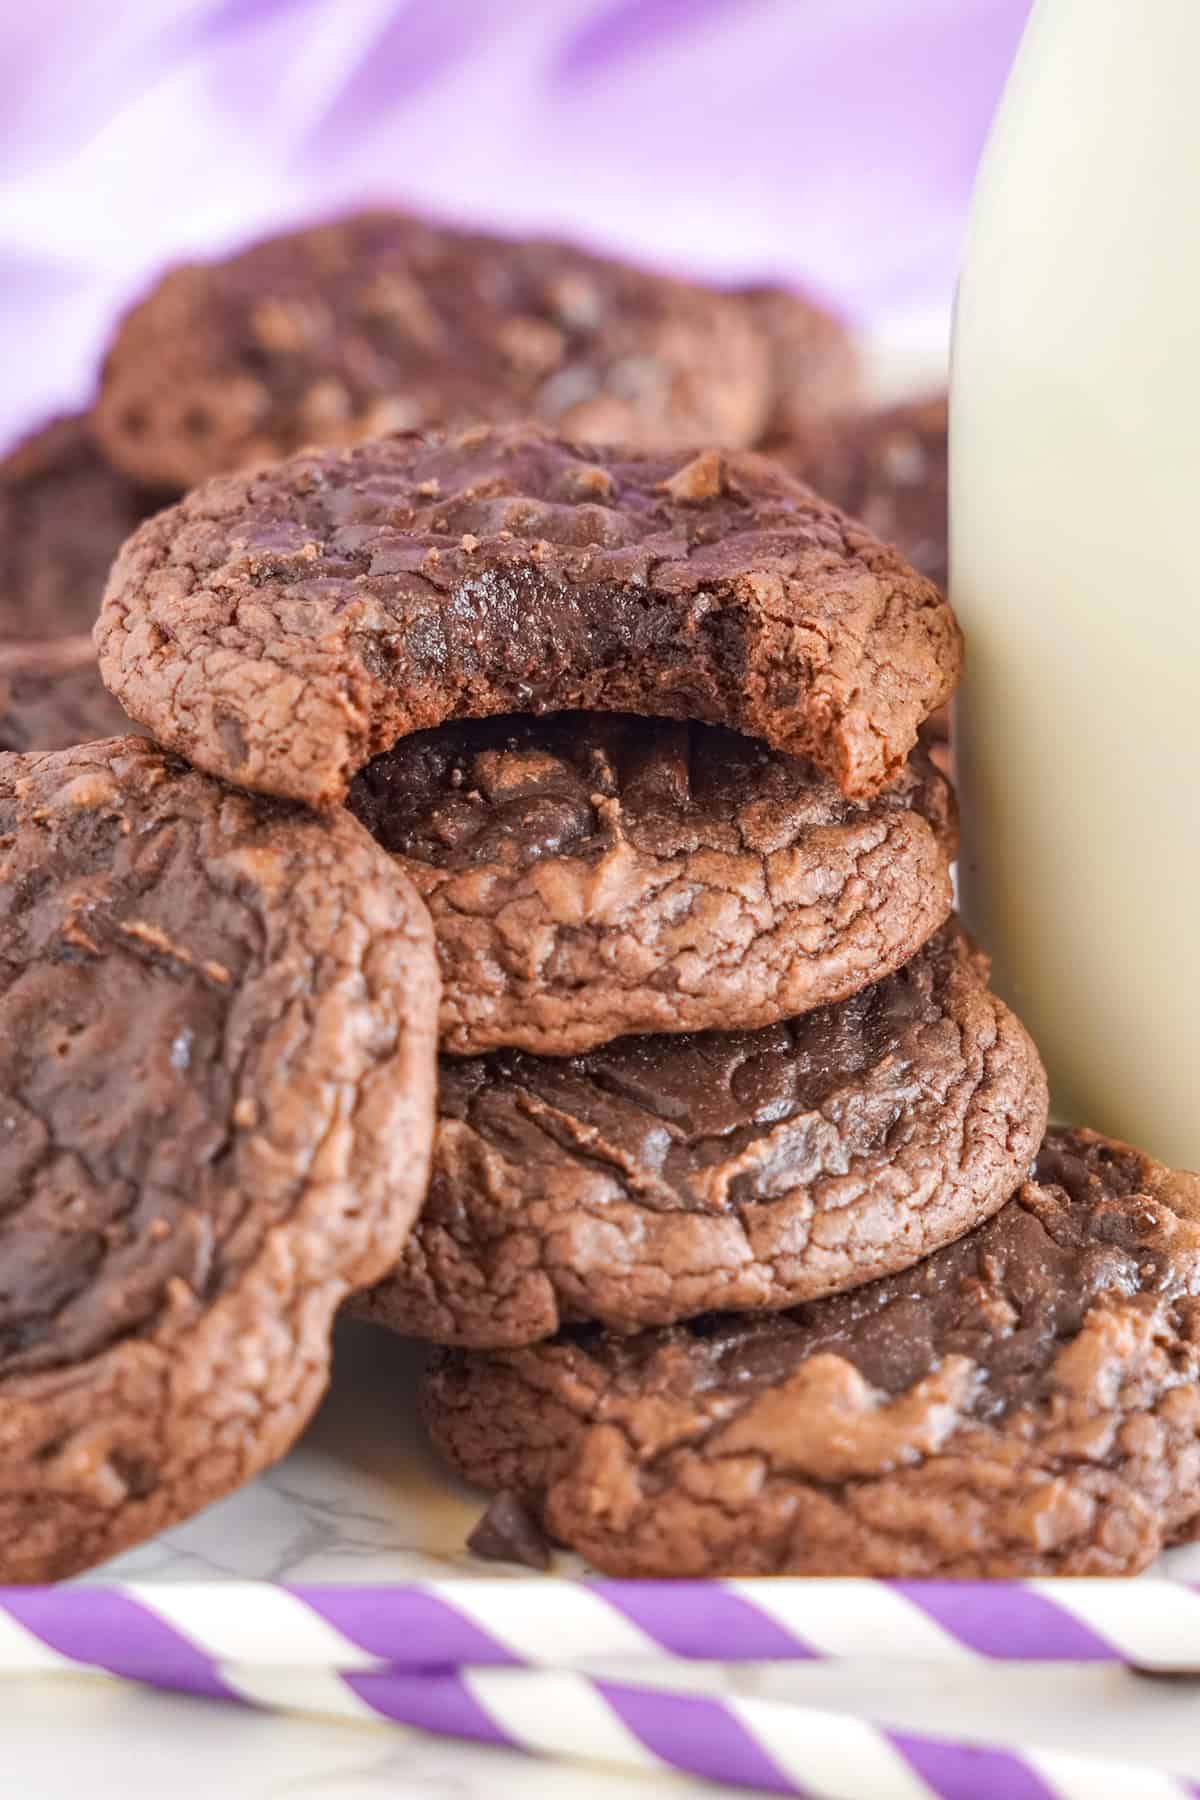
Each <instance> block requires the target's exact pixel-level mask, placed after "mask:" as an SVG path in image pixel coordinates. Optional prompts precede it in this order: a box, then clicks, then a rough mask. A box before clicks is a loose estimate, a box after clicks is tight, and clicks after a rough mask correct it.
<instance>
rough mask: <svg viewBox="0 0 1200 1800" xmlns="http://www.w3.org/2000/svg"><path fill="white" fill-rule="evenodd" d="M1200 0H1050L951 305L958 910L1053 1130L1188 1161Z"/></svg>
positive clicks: (1194, 964)
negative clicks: (986, 956)
mask: <svg viewBox="0 0 1200 1800" xmlns="http://www.w3.org/2000/svg"><path fill="white" fill-rule="evenodd" d="M1198 77H1200V0H1038V4H1037V5H1036V6H1035V8H1034V11H1033V14H1032V17H1031V19H1030V22H1029V25H1028V27H1027V31H1026V36H1025V40H1024V42H1023V44H1022V47H1021V51H1020V54H1019V56H1018V59H1017V63H1016V66H1015V68H1014V70H1013V74H1012V77H1011V80H1010V83H1009V87H1008V90H1007V93H1006V95H1005V99H1004V101H1003V103H1002V106H1001V109H1000V112H999V114H998V116H997V120H996V123H995V126H994V128H993V131H992V136H991V140H990V143H989V146H988V150H987V153H986V156H985V158H984V163H983V167H982V169H981V172H980V177H979V182H978V186H977V188H976V193H975V200H974V206H973V213H972V219H971V225H970V229H969V232H968V242H967V250H966V258H965V264H964V270H963V275H962V280H961V284H960V288H959V295H958V307H957V316H956V323H955V340H954V359H953V379H952V396H951V486H950V505H951V580H950V586H951V594H952V598H953V600H954V604H955V607H956V609H957V611H958V615H959V617H960V619H961V621H962V624H963V627H964V629H965V631H966V634H967V646H968V651H967V662H968V674H967V680H966V683H965V685H964V688H963V692H962V696H961V699H960V702H959V706H958V720H957V724H958V758H959V773H960V784H961V787H962V797H963V814H964V820H963V822H964V845H963V857H962V862H961V865H960V879H961V883H962V900H963V909H964V912H965V915H966V918H967V922H968V924H969V925H970V927H971V928H972V930H973V931H974V932H975V933H976V935H977V936H978V937H979V938H980V939H981V941H982V942H983V943H984V944H985V945H986V946H987V947H988V948H990V949H991V950H992V952H993V954H994V958H995V979H996V985H997V986H998V987H999V989H1000V991H1001V992H1002V993H1004V994H1005V995H1006V996H1007V997H1008V998H1009V999H1010V1000H1011V1001H1012V1003H1013V1005H1014V1007H1015V1008H1016V1010H1017V1011H1018V1013H1019V1014H1020V1015H1021V1017H1022V1018H1023V1019H1024V1021H1025V1023H1026V1024H1027V1025H1028V1026H1029V1027H1030V1029H1031V1030H1032V1032H1033V1034H1034V1036H1035V1038H1036V1039H1037V1041H1038V1043H1039V1045H1040V1047H1041V1050H1042V1054H1043V1056H1044V1057H1045V1059H1046V1063H1047V1066H1048V1068H1049V1070H1050V1075H1051V1082H1052V1085H1053V1089H1054V1098H1055V1112H1056V1115H1057V1116H1058V1117H1060V1118H1065V1119H1069V1120H1072V1121H1073V1122H1076V1123H1079V1124H1087V1125H1093V1126H1095V1127H1096V1128H1097V1129H1099V1130H1103V1131H1108V1132H1112V1133H1114V1134H1115V1135H1117V1136H1120V1137H1125V1138H1128V1139H1130V1140H1132V1141H1133V1142H1135V1143H1137V1144H1139V1145H1141V1146H1143V1147H1144V1148H1146V1149H1148V1150H1150V1151H1151V1152H1152V1153H1154V1154H1156V1155H1158V1156H1160V1157H1162V1158H1164V1159H1166V1160H1168V1161H1172V1162H1174V1163H1176V1164H1177V1165H1182V1166H1185V1167H1200V103H1198V101H1197V97H1196V96H1197V79H1198Z"/></svg>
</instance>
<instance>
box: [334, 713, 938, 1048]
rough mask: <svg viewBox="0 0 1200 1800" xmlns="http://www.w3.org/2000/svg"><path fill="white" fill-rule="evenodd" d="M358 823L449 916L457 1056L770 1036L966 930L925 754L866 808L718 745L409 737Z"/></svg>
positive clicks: (444, 951)
mask: <svg viewBox="0 0 1200 1800" xmlns="http://www.w3.org/2000/svg"><path fill="white" fill-rule="evenodd" d="M349 805H350V808H351V810H352V811H353V812H354V814H355V816H356V817H357V818H359V819H360V820H361V821H362V823H363V824H364V825H365V826H366V827H367V829H368V830H369V831H370V832H371V834H372V836H373V837H374V838H375V839H376V841H377V842H379V843H380V844H382V845H383V846H384V848H385V849H387V850H389V851H391V852H392V853H393V854H394V855H396V856H398V857H399V858H400V860H401V863H402V866H403V868H404V870H405V873H406V874H407V875H408V876H409V877H410V879H411V880H412V882H413V884H414V886H415V887H416V888H417V891H418V892H419V893H420V895H421V897H422V899H423V900H424V901H425V904H426V905H427V906H428V907H429V909H430V911H431V913H432V915H433V921H434V931H435V934H436V937H437V943H438V956H439V960H440V963H441V969H442V1022H441V1033H442V1048H443V1049H444V1050H450V1051H453V1052H455V1053H456V1054H458V1055H474V1054H478V1053H479V1052H481V1051H486V1050H491V1049H496V1048H500V1047H515V1048H518V1049H523V1050H533V1051H537V1052H539V1053H540V1054H542V1055H551V1056H559V1055H564V1054H566V1053H568V1052H571V1051H577V1050H587V1049H590V1048H592V1047H593V1046H594V1045H596V1044H604V1043H607V1042H609V1040H610V1039H612V1038H615V1037H620V1036H623V1035H624V1034H626V1033H629V1032H649V1031H672V1032H674V1031H703V1030H709V1029H715V1028H717V1027H720V1028H722V1029H734V1030H737V1029H743V1028H746V1027H751V1026H756V1025H764V1024H770V1023H773V1022H774V1021H775V1020H777V1019H782V1018H790V1017H792V1016H793V1015H794V1014H796V1013H801V1012H807V1011H809V1010H810V1009H811V1008H812V1007H814V1006H820V1005H823V1004H825V1003H826V1002H828V1001H831V1000H838V999H841V998H843V997H844V996H845V995H847V994H851V993H854V992H856V991H857V990H858V989H859V988H861V987H865V986H867V985H868V984H869V983H870V982H872V981H876V980H878V979H879V978H880V977H881V976H883V975H886V974H888V973H890V971H891V970H892V969H895V968H898V967H899V965H900V964H901V963H903V962H905V961H907V959H908V958H909V957H910V956H911V955H912V954H913V952H914V951H916V950H917V949H919V947H920V946H921V944H923V943H924V942H925V941H926V939H927V938H929V937H930V936H931V935H932V934H933V932H934V931H936V930H937V928H938V926H939V925H940V924H941V923H942V921H943V920H944V919H945V917H946V915H947V914H948V913H949V911H950V905H951V888H950V859H951V857H952V856H953V854H954V840H955V826H956V817H955V808H954V799H953V794H952V791H951V789H950V787H949V784H948V783H947V782H946V780H945V778H944V777H943V776H941V775H939V774H938V772H937V771H936V770H935V769H934V768H933V766H932V764H931V763H930V762H929V761H928V759H927V758H926V757H925V756H924V754H923V753H921V752H914V756H913V759H912V761H911V762H910V763H909V764H907V765H906V767H905V769H904V770H903V772H902V774H901V776H900V778H899V779H898V781H896V782H895V783H893V784H892V786H891V787H889V788H887V789H885V790H884V792H883V793H882V794H881V795H879V796H877V798H876V799H874V800H872V801H862V802H859V801H853V800H847V799H845V798H844V797H843V796H842V794H840V793H839V791H838V789H837V788H836V787H835V786H834V784H833V782H831V781H830V780H829V778H828V777H827V776H822V775H821V774H820V773H819V771H818V770H816V769H815V768H814V767H813V765H812V764H811V763H808V762H805V761H803V760H802V759H800V758H797V757H789V756H784V755H781V754H780V753H779V752H776V751H771V750H768V749H767V748H766V746H765V745H763V744H761V743H759V742H756V741H755V740H753V739H750V738H743V737H739V736H737V735H736V734H734V733H732V732H728V731H722V730H719V729H717V728H716V727H713V726H705V725H693V724H682V723H681V724H673V723H670V722H668V721H665V720H648V719H638V718H632V717H629V716H622V715H614V714H604V713H560V714H554V715H551V716H549V717H547V718H544V719H535V718H528V717H523V716H521V717H513V716H508V717H502V718H497V719H485V720H478V721H469V722H464V723H459V724H454V725H443V726H440V727H438V728H437V729H436V730H434V731H431V732H420V733H417V734H416V735H415V736H413V737H409V738H403V739H401V741H400V743H399V744H397V745H396V747H395V749H394V750H392V751H388V752H386V753H385V754H384V755H383V756H381V757H378V758H376V759H375V761H374V762H371V763H369V764H368V765H367V767H366V769H364V770H363V771H362V773H361V774H360V775H359V776H358V777H357V778H356V779H355V782H354V785H353V787H352V788H351V791H350V800H349Z"/></svg>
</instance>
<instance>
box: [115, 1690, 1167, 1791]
mask: <svg viewBox="0 0 1200 1800" xmlns="http://www.w3.org/2000/svg"><path fill="white" fill-rule="evenodd" d="M145 1679H147V1680H148V1681H149V1682H150V1684H151V1685H153V1686H155V1687H158V1688H167V1689H170V1690H172V1691H175V1692H184V1693H192V1694H198V1695H202V1696H204V1697H205V1698H209V1699H223V1700H232V1701H236V1702H239V1703H241V1704H243V1705H250V1706H255V1707H259V1708H264V1709H267V1710H270V1711H273V1712H287V1713H303V1714H306V1715H310V1716H312V1715H316V1716H320V1717H325V1718H333V1719H339V1720H345V1721H349V1722H353V1723H359V1724H380V1723H384V1724H388V1725H391V1726H402V1727H406V1728H412V1729H416V1730H420V1731H426V1732H432V1733H434V1734H436V1735H438V1736H442V1737H455V1738H463V1739H467V1740H469V1741H471V1742H473V1743H479V1744H486V1745H489V1746H492V1747H494V1748H503V1749H509V1750H516V1751H521V1752H524V1753H525V1754H526V1755H534V1756H544V1757H555V1758H561V1759H565V1760H569V1761H586V1762H590V1763H604V1764H607V1765H609V1766H612V1767H616V1768H619V1769H623V1770H627V1771H629V1772H634V1773H640V1774H652V1773H655V1772H657V1773H659V1774H662V1773H666V1772H674V1773H679V1774H688V1775H695V1776H700V1777H702V1778H703V1779H705V1780H710V1781H716V1782H723V1783H731V1784H735V1785H737V1786H740V1787H752V1788H756V1789H759V1790H761V1791H762V1792H764V1793H770V1794H794V1795H801V1796H805V1797H806V1800H864V1797H865V1796H866V1795H868V1794H869V1795H870V1796H871V1800H1085V1797H1086V1800H1097V1796H1099V1795H1101V1794H1104V1795H1110V1794H1112V1795H1115V1794H1128V1795H1133V1794H1136V1795H1137V1796H1138V1800H1197V1797H1198V1796H1200V1784H1195V1783H1192V1782H1189V1781H1187V1780H1185V1779H1181V1778H1176V1777H1174V1776H1172V1775H1169V1774H1166V1773H1164V1772H1161V1771H1158V1770H1155V1769H1153V1768H1150V1767H1149V1766H1147V1765H1144V1764H1137V1765H1135V1764H1127V1763H1123V1762H1115V1761H1113V1760H1112V1759H1110V1758H1107V1757H1105V1758H1095V1757H1088V1756H1078V1755H1075V1754H1072V1753H1065V1752H1061V1751H1057V1750H1047V1749H1039V1748H1033V1747H1022V1748H1020V1749H1009V1748H1004V1747H1001V1746H998V1745H990V1744H980V1743H966V1742H961V1741H959V1740H956V1739H952V1738H948V1737H933V1736H930V1735H927V1734H922V1733H915V1732H910V1731H898V1730H894V1729H891V1728H889V1727H887V1726H884V1725H881V1724H878V1723H875V1722H873V1721H869V1720H866V1719H860V1718H857V1717H854V1716H851V1715H848V1714H842V1713H836V1712H828V1711H823V1710H819V1709H816V1708H812V1707H806V1706H793V1705H791V1704H789V1703H786V1702H781V1701H778V1700H760V1699H756V1698H752V1697H744V1696H735V1695H728V1694H712V1693H703V1692H693V1691H690V1690H686V1689H684V1690H681V1689H679V1688H676V1687H667V1688H662V1687H659V1686H656V1685H654V1684H653V1683H651V1682H648V1681H645V1680H643V1681H637V1682H634V1681H624V1680H609V1679H603V1680H602V1679H598V1678H595V1677H592V1676H587V1675H583V1674H581V1673H579V1672H578V1671H576V1670H568V1669H525V1668H517V1669H506V1668H490V1669H489V1668H482V1669H473V1668H461V1669H444V1670H424V1671H422V1670H418V1669H395V1668H382V1669H377V1670H375V1671H373V1672H367V1671H363V1672H360V1673H357V1674H349V1673H339V1672H337V1671H335V1670H332V1669H321V1668H317V1667H310V1668H287V1669H271V1668H268V1667H265V1666H264V1667H261V1668H235V1667H225V1668H220V1669H217V1668H213V1667H208V1668H204V1667H199V1666H198V1667H196V1668H195V1669H194V1670H193V1671H191V1672H190V1673H189V1672H187V1671H185V1670H184V1669H183V1668H182V1667H179V1666H176V1667H175V1668H174V1669H172V1670H166V1669H160V1670H159V1671H158V1672H157V1673H156V1674H154V1675H151V1676H147V1677H146V1678H145Z"/></svg>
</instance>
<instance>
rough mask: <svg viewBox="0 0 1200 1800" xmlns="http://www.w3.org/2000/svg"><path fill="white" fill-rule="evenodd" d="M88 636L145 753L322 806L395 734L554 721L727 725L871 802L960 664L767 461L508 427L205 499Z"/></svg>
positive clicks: (360, 451) (186, 508)
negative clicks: (632, 449)
mask: <svg viewBox="0 0 1200 1800" xmlns="http://www.w3.org/2000/svg"><path fill="white" fill-rule="evenodd" d="M97 642H98V644H99V648H100V665H101V672H102V674H103V676H104V679H105V681H106V683H107V684H108V686H109V687H110V688H111V689H112V690H113V692H114V693H115V694H116V695H117V697H118V698H119V699H120V700H121V702H122V704H123V705H124V707H125V709H126V711H127V712H128V713H129V714H130V716H131V717H132V718H135V719H137V720H138V721H139V722H140V723H141V724H143V725H145V726H147V727H148V728H149V729H150V730H151V731H152V732H153V733H154V735H155V736H156V737H157V738H159V739H160V741H162V742H164V743H167V744H169V745H170V746H171V747H172V748H174V749H177V750H180V751H181V752H182V753H183V754H184V755H186V756H187V757H188V759H189V761H191V762H192V763H194V764H195V765H196V766H198V767H200V768H204V769H206V770H208V771H209V772H210V773H212V774H217V775H221V776H223V777H224V778H226V779H228V780H231V781H234V782H237V783H238V784H239V785H240V786H243V787H250V788H255V789H258V790H260V791H264V792H273V793H278V794H281V795H284V796H286V797H289V798H293V799H299V800H305V801H307V802H309V803H310V804H314V805H317V806H329V805H333V804H336V803H337V802H339V801H341V800H342V799H344V798H345V795H346V792H347V790H348V788H349V785H350V782H351V780H352V778H353V776H354V775H355V774H356V773H357V771H358V770H359V769H360V768H361V767H362V766H363V765H364V764H365V763H366V762H368V761H369V760H370V759H371V758H372V757H373V756H376V755H378V754H379V753H380V752H381V751H383V750H388V749H390V748H391V747H392V746H393V744H395V743H396V741H397V739H399V738H401V737H403V736H406V735H407V734H408V733H410V732H413V731H420V730H424V729H428V728H431V727H433V726H435V725H439V724H442V723H444V722H445V721H447V720H449V719H453V718H479V717H487V716H490V715H495V714H497V713H512V712H526V713H547V712H560V711H563V710H566V709H568V708H574V707H578V708H584V709H588V710H593V711H595V710H600V711H605V712H631V713H640V714H647V715H654V716H657V717H667V718H675V719H697V720H702V721H704V722H707V723H710V724H719V725H725V726H728V727H729V728H731V729H733V730H737V731H741V732H744V733H746V734H747V735H748V736H753V737H761V738H763V739H765V740H766V741H767V742H768V743H770V744H771V745H772V746H774V747H775V748H776V749H780V750H784V751H786V752H788V753H789V754H792V755H798V756H808V757H810V758H811V759H812V760H813V761H814V762H816V763H817V764H818V765H819V766H820V767H821V768H822V769H824V770H825V771H826V772H827V773H829V774H830V775H832V776H833V778H834V779H835V780H836V781H837V782H838V784H839V786H840V787H841V788H842V790H843V792H845V793H847V794H850V795H852V796H855V797H864V796H869V795H871V794H874V793H877V792H878V791H879V789H880V788H882V787H884V786H886V784H887V782H888V781H889V780H891V779H893V778H894V777H895V776H896V775H897V774H898V773H899V771H900V769H901V768H902V766H903V764H904V762H905V761H906V759H907V757H908V755H909V753H910V751H911V750H912V748H913V745H914V744H915V742H916V737H917V732H918V729H919V727H920V725H921V723H922V721H923V720H924V719H925V718H926V717H927V716H928V714H929V713H930V712H932V711H933V710H934V709H935V708H936V707H937V706H939V705H940V704H941V702H942V701H943V700H944V699H945V698H946V697H947V695H948V694H949V693H950V692H951V691H952V689H953V687H954V684H955V682H956V681H957V678H958V672H959V666H960V662H961V640H960V636H959V632H958V627H957V625H956V624H955V621H954V618H953V615H952V614H951V612H950V609H949V607H948V606H947V605H946V602H945V601H944V599H943V598H942V596H941V595H940V594H939V593H938V592H937V590H936V589H935V588H934V587H933V586H932V585H931V584H930V583H928V582H926V581H924V580H923V579H922V578H921V577H920V576H918V575H916V574H915V573H914V572H913V571H912V570H911V569H910V568H909V566H908V565H907V564H906V563H905V562H903V561H902V560H901V558H900V557H899V556H898V555H897V554H896V553H895V552H893V551H891V550H888V549H886V548H885V547H884V546H882V545H881V544H879V543H877V542H876V541H875V540H874V539H873V538H871V537H870V536H869V535H868V534H867V533H866V532H865V531H864V530H863V529H862V528H861V527H859V526H857V525H855V524H853V523H852V522H851V521H849V520H847V519H846V518H844V517H843V516H842V514H840V513H838V512H837V511H836V510H835V509H833V508H832V507H829V506H827V505H826V504H825V503H824V502H822V501H820V500H818V499H817V498H816V496H815V495H814V494H813V493H812V492H811V491H810V490H809V489H807V488H805V487H804V486H802V485H801V484H800V483H798V482H796V481H794V480H793V479H792V478H791V477H789V476H788V475H787V474H786V472H785V471H784V470H782V469H780V468H778V467H777V466H776V465H775V464H773V463H771V462H769V461H767V460H766V459H764V458H762V457H758V456H755V455H753V454H752V453H750V452H741V453H734V452H731V453H728V454H726V453H723V452H722V453H718V452H716V451H705V452H701V453H700V454H698V455H688V454H674V455H664V456H644V457H629V458H621V457H615V456H612V455H611V454H610V453H607V452H603V451H596V450H588V449H586V448H581V447H579V446H571V445H568V444H565V443H563V442H561V441H560V440H558V439H556V438H553V437H551V436H549V435H547V434H546V433H544V432H542V431H540V430H538V429H537V428H535V427H529V426H525V427H513V428H510V429H498V430H494V431H493V430H486V429H483V428H480V429H477V430H473V431H470V432H464V433H461V434H459V435H458V436H455V437H450V438H447V439H443V438H438V437H434V438H429V439H424V438H419V437H396V438H385V439H380V440H378V441H376V442H373V443H371V444H365V445H362V446H360V447H358V448H357V449H354V450H348V451H344V452H340V453H327V454H324V455H310V456H300V457H296V458H294V459H293V460H292V461H291V462H288V463H283V464H281V465H279V466H278V467H277V468H274V469H271V470H268V471H266V472H264V473H263V474H262V475H260V476H251V477H230V478H226V479H223V480H218V481H213V482H210V483H208V484H207V485H206V486H205V487H202V488H199V489H197V490H196V491H195V492H194V493H192V494H189V495H187V496H186V497H185V499H184V500H183V501H181V502H180V504H179V505H178V506H176V507H173V508H171V509H170V510H168V511H167V512H165V513H162V514H160V515H159V516H158V517H157V518H155V519H152V520H150V521H149V522H148V523H147V524H146V525H144V526H143V527H142V528H141V530H140V531H138V532H137V533H136V534H135V536H134V537H133V538H132V539H131V540H130V541H129V542H128V543H127V544H126V546H125V548H124V550H123V552H122V554H121V557H120V559H119V561H118V563H117V565H116V568H115V569H114V571H113V574H112V576H111V578H110V581H109V585H108V589H107V592H106V595H105V601H104V607H103V610H102V613H101V618H100V623H99V626H98V627H97Z"/></svg>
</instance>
